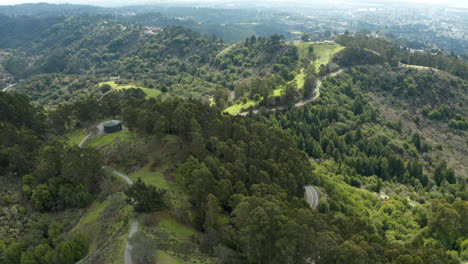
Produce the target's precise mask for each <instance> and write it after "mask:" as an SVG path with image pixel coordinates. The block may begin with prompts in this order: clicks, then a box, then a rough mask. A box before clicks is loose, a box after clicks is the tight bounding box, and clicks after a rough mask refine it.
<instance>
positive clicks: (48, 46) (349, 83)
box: [0, 7, 468, 264]
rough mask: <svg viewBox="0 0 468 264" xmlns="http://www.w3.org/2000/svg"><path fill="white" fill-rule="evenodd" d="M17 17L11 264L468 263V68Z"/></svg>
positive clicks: (376, 53)
mask: <svg viewBox="0 0 468 264" xmlns="http://www.w3.org/2000/svg"><path fill="white" fill-rule="evenodd" d="M83 8H84V9H85V10H86V8H85V7H83ZM38 17H41V16H39V15H38ZM8 19H9V20H8V21H7V23H12V24H11V25H14V27H18V28H23V29H25V31H24V32H21V34H15V35H14V37H12V36H13V35H10V37H11V38H10V39H9V40H5V42H4V44H3V43H1V45H5V46H2V48H8V49H5V50H4V51H2V53H0V63H1V65H2V67H1V68H0V70H2V71H3V72H4V76H6V77H4V80H5V84H6V82H7V81H8V83H16V82H17V84H16V85H13V86H8V87H7V88H8V89H7V90H5V92H0V183H1V184H0V191H1V196H0V206H1V209H2V210H0V223H1V225H0V226H1V228H0V263H8V264H9V263H15V264H16V263H20V264H30V263H47V264H59V263H60V264H68V263H70V264H71V263H76V262H79V263H122V262H123V261H124V255H125V254H127V252H129V251H128V245H131V248H132V249H131V250H130V252H132V254H133V261H135V263H200V264H201V263H206V264H208V263H230V264H244V263H245V264H246V263H278V264H280V263H281V264H283V263H291V264H293V263H294V264H296V263H304V264H306V263H415V264H416V263H418V264H419V263H434V264H436V263H437V264H438V263H460V262H462V261H468V222H467V221H468V215H467V214H468V190H467V187H466V186H467V183H468V182H467V181H468V170H467V168H468V152H467V149H468V140H467V129H468V116H467V113H468V106H467V104H466V102H467V101H468V97H467V92H468V91H467V90H468V82H467V72H468V71H467V68H468V64H467V63H466V61H464V60H463V59H462V58H461V57H457V56H447V55H443V54H429V53H412V52H410V51H409V50H407V49H406V48H404V47H400V46H397V45H396V44H394V43H392V42H390V41H388V40H385V39H381V38H375V37H371V36H368V35H363V34H349V33H345V34H341V35H339V36H338V37H337V38H336V40H335V41H336V43H335V42H331V41H328V42H296V43H292V42H286V41H285V38H284V36H281V35H277V34H273V35H271V36H268V37H258V36H251V37H248V38H247V39H245V40H244V41H239V42H236V43H232V44H226V43H223V42H222V41H221V40H219V39H217V38H216V37H213V36H205V35H202V34H200V33H196V32H193V31H192V30H190V29H187V28H184V27H180V26H168V27H164V28H156V27H146V26H142V25H139V24H137V22H135V23H129V22H128V21H127V22H122V21H119V20H116V19H110V18H109V17H107V16H104V15H89V14H86V15H78V16H70V17H66V18H65V17H64V18H61V19H58V18H57V21H55V20H54V19H50V18H37V17H36V18H28V19H26V20H25V23H27V24H26V25H25V26H24V25H23V26H22V25H21V23H19V22H18V20H16V18H8ZM36 22H37V23H36ZM29 23H34V24H36V25H34V26H31V25H30V24H29ZM0 25H1V26H0V30H3V31H6V30H9V29H8V27H3V24H2V23H0ZM8 25H10V24H8ZM29 30H31V32H33V31H34V32H35V34H29V33H28V31H29ZM19 43H21V44H19ZM108 120H120V121H122V125H123V126H122V129H123V131H119V132H115V133H105V132H104V131H105V129H104V128H103V126H104V122H105V121H108ZM118 124H120V123H118ZM103 130H104V131H103ZM122 179H123V180H124V181H122ZM127 183H128V184H129V185H127ZM309 185H312V186H314V188H315V189H316V190H317V191H318V197H316V199H317V200H318V206H317V208H314V207H311V206H310V205H309V204H308V203H307V202H306V200H305V199H304V187H305V186H309ZM135 223H136V224H135ZM128 230H130V235H127V234H128ZM127 241H128V243H129V244H127ZM130 258H132V257H130Z"/></svg>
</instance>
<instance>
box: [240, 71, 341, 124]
mask: <svg viewBox="0 0 468 264" xmlns="http://www.w3.org/2000/svg"><path fill="white" fill-rule="evenodd" d="M342 72H343V69H340V70H338V71H336V72H332V73H330V74H328V75H326V76H324V77H323V78H320V79H318V80H317V83H316V85H315V90H314V95H313V96H311V97H310V98H308V99H303V100H300V101H299V102H297V103H295V104H294V106H295V107H301V106H304V105H306V104H308V103H310V102H312V101H314V100H317V99H318V98H319V96H320V87H321V86H322V80H324V79H325V78H327V77H335V76H336V75H338V74H340V73H342ZM286 108H287V107H286V106H278V107H273V108H268V109H266V111H267V112H274V111H278V110H282V109H286ZM249 112H250V111H244V112H240V113H238V114H237V115H240V116H246V115H248V114H249ZM252 113H254V114H256V113H258V109H255V110H252Z"/></svg>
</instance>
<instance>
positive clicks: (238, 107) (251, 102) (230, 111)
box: [224, 99, 258, 115]
mask: <svg viewBox="0 0 468 264" xmlns="http://www.w3.org/2000/svg"><path fill="white" fill-rule="evenodd" d="M256 104H258V101H254V100H251V99H249V100H248V101H247V102H246V103H243V102H240V103H237V104H234V105H232V106H230V107H228V108H226V109H224V111H225V112H228V114H230V115H236V114H238V113H240V112H242V110H243V109H246V108H249V107H251V106H254V105H256Z"/></svg>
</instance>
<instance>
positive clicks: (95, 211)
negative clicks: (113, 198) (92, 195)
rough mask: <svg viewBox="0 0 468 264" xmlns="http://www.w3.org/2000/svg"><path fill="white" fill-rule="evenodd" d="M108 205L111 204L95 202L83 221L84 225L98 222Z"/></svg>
mask: <svg viewBox="0 0 468 264" xmlns="http://www.w3.org/2000/svg"><path fill="white" fill-rule="evenodd" d="M108 204H109V203H108V202H107V201H103V202H98V201H96V202H94V203H93V204H92V205H91V207H90V208H89V211H88V212H87V213H86V215H85V217H84V218H83V219H81V221H82V223H83V224H87V223H90V222H92V221H95V220H97V219H98V218H99V215H100V213H101V212H102V211H103V210H104V209H105V208H106V206H107V205H108Z"/></svg>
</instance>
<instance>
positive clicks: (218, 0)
mask: <svg viewBox="0 0 468 264" xmlns="http://www.w3.org/2000/svg"><path fill="white" fill-rule="evenodd" d="M257 1H258V2H261V3H268V2H271V3H275V4H278V3H290V4H291V5H292V4H294V3H298V4H307V3H311V4H315V3H314V1H310V0H292V1H291V0H253V2H257ZM397 1H400V2H405V3H416V4H422V5H424V6H428V5H437V6H446V7H457V8H468V1H467V0H397ZM397 1H389V0H329V1H323V0H321V1H315V2H317V3H321V4H326V3H330V4H333V3H340V2H344V3H367V4H383V3H393V4H396V3H398V2H397ZM232 2H237V1H225V0H123V1H112V0H99V1H95V0H94V1H93V0H49V1H46V0H42V1H41V0H39V1H37V0H0V5H17V4H25V3H51V4H65V3H69V4H86V5H97V6H125V5H142V4H161V3H164V4H170V3H174V4H176V3H200V4H210V3H212V4H217V5H219V4H222V3H232ZM239 2H246V1H239ZM249 2H250V3H252V1H249Z"/></svg>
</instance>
